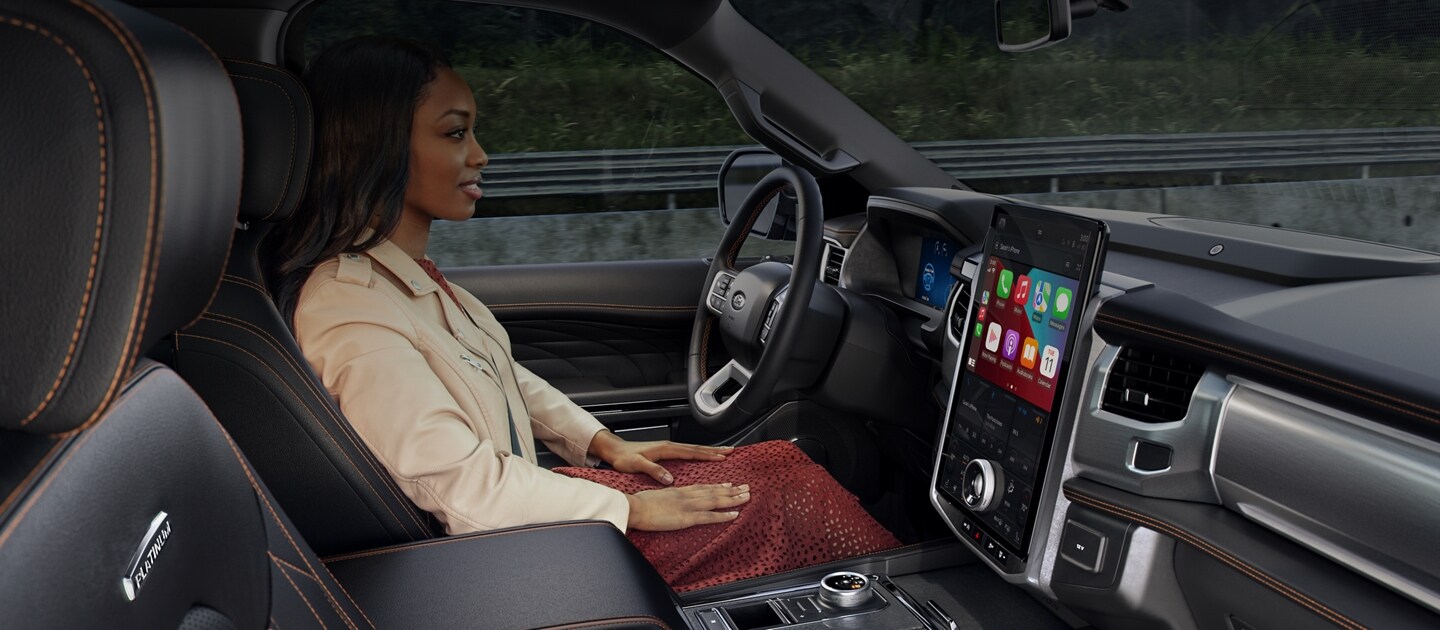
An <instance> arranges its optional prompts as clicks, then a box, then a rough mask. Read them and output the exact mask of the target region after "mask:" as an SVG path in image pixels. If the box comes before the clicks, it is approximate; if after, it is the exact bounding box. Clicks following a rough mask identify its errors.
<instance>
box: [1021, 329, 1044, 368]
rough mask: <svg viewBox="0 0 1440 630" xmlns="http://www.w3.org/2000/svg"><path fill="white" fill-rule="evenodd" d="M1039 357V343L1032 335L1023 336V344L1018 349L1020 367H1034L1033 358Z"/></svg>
mask: <svg viewBox="0 0 1440 630" xmlns="http://www.w3.org/2000/svg"><path fill="white" fill-rule="evenodd" d="M1039 358H1040V343H1039V342H1037V341H1035V338H1034V337H1026V338H1025V346H1024V348H1023V349H1022V350H1020V367H1023V368H1025V369H1027V370H1033V369H1035V360H1036V359H1039Z"/></svg>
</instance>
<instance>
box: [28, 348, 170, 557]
mask: <svg viewBox="0 0 1440 630" xmlns="http://www.w3.org/2000/svg"><path fill="white" fill-rule="evenodd" d="M155 370H156V368H154V367H151V368H148V369H146V370H144V371H143V372H141V373H139V374H136V375H135V376H134V377H132V378H131V379H130V380H129V381H128V383H127V385H126V387H127V390H126V391H125V393H124V394H122V395H121V396H120V398H119V399H118V400H116V401H115V403H114V404H112V405H110V406H108V407H106V408H105V413H104V414H101V416H100V418H99V419H98V420H96V421H95V425H96V426H99V425H100V424H101V423H103V422H104V421H105V420H106V419H108V418H110V417H111V416H112V415H114V412H115V410H117V409H119V408H120V406H121V405H124V404H125V402H126V401H128V400H130V397H131V396H133V395H134V391H135V390H133V389H128V388H129V387H133V386H134V385H135V383H138V382H140V380H141V379H142V378H144V377H145V376H146V375H148V374H150V373H151V372H153V371H155ZM92 435H95V432H93V431H91V432H87V433H85V434H84V435H82V436H81V437H80V440H79V441H78V442H76V443H75V444H74V445H73V446H71V447H70V448H69V449H68V450H67V451H66V452H65V455H64V456H62V457H61V458H60V461H59V462H56V464H55V468H54V469H53V470H51V471H50V474H49V475H48V476H46V477H45V480H44V481H42V482H40V486H39V487H38V488H36V489H35V492H34V493H33V494H32V495H30V498H29V499H27V500H26V501H25V505H24V507H22V508H20V511H19V512H18V513H16V514H15V518H12V519H10V522H9V523H8V524H7V525H6V526H5V528H4V529H3V530H0V547H4V546H5V542H6V541H7V540H9V539H10V535H11V534H13V533H15V530H16V529H17V528H18V527H20V522H21V521H24V520H25V515H26V514H28V513H29V512H30V508H32V507H35V504H36V503H39V502H40V498H41V497H43V496H44V495H45V491H46V490H48V489H49V488H50V484H51V483H53V482H54V481H55V479H56V478H58V477H59V476H60V471H62V470H65V465H66V464H68V463H70V458H71V457H73V456H74V455H75V453H76V452H78V451H79V450H80V447H82V446H84V445H85V443H86V442H88V441H89V440H90V436H92Z"/></svg>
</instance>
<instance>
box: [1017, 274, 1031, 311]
mask: <svg viewBox="0 0 1440 630" xmlns="http://www.w3.org/2000/svg"><path fill="white" fill-rule="evenodd" d="M1014 293H1015V303H1016V304H1020V305H1024V304H1025V300H1027V299H1029V298H1030V276H1026V275H1021V276H1020V279H1019V280H1016V281H1015V292H1014Z"/></svg>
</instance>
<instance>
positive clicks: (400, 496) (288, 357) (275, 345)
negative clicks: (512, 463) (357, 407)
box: [209, 313, 432, 540]
mask: <svg viewBox="0 0 1440 630" xmlns="http://www.w3.org/2000/svg"><path fill="white" fill-rule="evenodd" d="M209 316H210V317H212V318H218V319H213V320H212V321H215V323H217V324H222V325H227V324H228V325H230V326H232V327H236V328H240V329H241V330H245V331H249V332H251V333H252V334H258V335H259V336H260V337H262V339H261V341H264V342H266V344H268V345H269V346H270V349H271V350H274V351H275V353H276V354H278V355H280V358H282V359H284V360H285V362H286V364H287V365H289V366H290V369H291V370H293V371H294V372H295V373H296V375H297V376H298V377H299V378H300V381H301V382H303V383H304V384H305V388H306V389H307V390H309V391H310V394H311V395H313V396H315V397H316V398H319V399H326V400H328V399H329V396H330V395H329V394H328V393H326V392H322V391H320V390H319V389H317V388H316V387H315V383H314V382H313V381H311V379H310V378H309V377H307V376H305V369H304V368H303V367H302V366H301V365H300V362H299V361H298V360H297V359H296V358H295V357H294V356H293V355H292V354H290V352H289V351H288V350H286V349H285V347H284V344H283V343H281V342H280V340H279V339H276V338H275V336H274V335H271V334H270V333H269V331H266V330H265V329H264V328H261V327H260V326H257V325H255V324H252V323H250V322H247V321H245V320H243V319H240V318H237V317H231V316H229V315H222V314H220V313H209ZM216 341H218V340H216ZM222 343H223V342H222ZM251 356H252V358H253V357H254V355H251ZM256 360H257V361H259V359H256ZM262 365H264V363H263V362H262ZM266 367H267V368H269V365H266ZM270 372H271V373H272V374H275V376H276V378H280V375H279V374H276V373H275V371H274V370H273V369H271V370H270ZM281 380H282V382H283V380H284V379H283V378H282V379H281ZM287 388H288V385H287ZM302 406H304V405H303V404H302ZM320 406H321V407H322V408H323V409H324V410H325V415H327V416H329V417H330V419H331V420H333V421H334V422H335V428H337V429H339V430H340V433H341V434H343V435H344V436H345V438H346V439H347V440H349V441H350V445H351V446H353V447H355V449H356V451H357V453H358V454H359V456H360V459H362V460H364V461H365V463H366V464H367V465H369V466H370V471H371V472H373V473H375V475H376V476H377V477H378V478H379V479H380V480H381V485H385V487H386V489H387V490H389V491H390V496H391V497H394V499H395V501H396V502H397V503H399V504H400V505H401V506H402V507H403V508H405V509H406V511H407V515H408V516H409V517H410V520H411V522H413V523H415V526H416V527H417V528H419V529H420V531H421V532H423V533H427V534H428V533H432V532H431V531H430V528H428V527H426V526H425V525H423V524H421V522H420V518H419V513H418V512H416V511H414V509H413V503H414V502H413V501H411V500H410V498H409V497H407V496H405V495H404V493H402V492H400V491H399V489H398V488H397V487H395V486H394V485H393V484H390V485H386V483H385V482H389V481H391V478H390V473H389V471H382V470H381V469H380V468H379V467H377V466H376V463H375V461H374V460H373V458H372V457H370V447H368V446H365V445H364V444H362V443H360V442H359V441H358V437H359V436H358V435H356V434H355V433H354V428H353V427H352V426H351V425H350V421H349V420H346V419H345V418H342V417H340V416H338V415H336V414H335V410H334V409H332V408H331V406H330V405H328V404H325V402H324V401H323V400H322V401H321V403H320ZM306 411H307V412H308V411H309V409H308V408H307V409H306ZM311 417H312V418H315V420H316V421H317V422H316V424H319V418H316V417H315V415H314V414H313V413H312V414H311ZM321 428H322V429H323V428H324V426H323V425H321ZM326 434H327V435H328V434H329V431H326ZM331 441H332V442H333V441H335V440H334V437H331ZM336 446H337V447H338V446H339V444H336ZM342 454H343V453H342ZM346 459H347V460H348V459H349V458H348V457H347V458H346ZM351 466H354V462H351ZM357 469H358V467H357ZM370 490H371V491H372V492H374V491H375V489H374V488H371V489H370ZM375 494H376V496H379V494H380V493H379V492H376V493H375ZM387 509H388V508H387ZM391 516H394V514H393V513H392V514H391ZM395 521H396V522H397V523H398V522H399V521H400V519H398V518H396V519H395ZM400 525H401V527H402V528H403V527H404V523H401V524H400ZM410 539H411V540H414V539H415V537H414V536H411V537H410Z"/></svg>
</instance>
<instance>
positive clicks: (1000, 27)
mask: <svg viewBox="0 0 1440 630" xmlns="http://www.w3.org/2000/svg"><path fill="white" fill-rule="evenodd" d="M1069 36H1070V0H995V39H996V41H997V42H998V43H999V44H1000V50H1003V51H1005V52H1025V51H1028V50H1038V49H1041V48H1044V47H1046V46H1049V45H1051V44H1055V43H1058V42H1059V41H1060V40H1062V39H1065V38H1066V37H1069Z"/></svg>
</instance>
